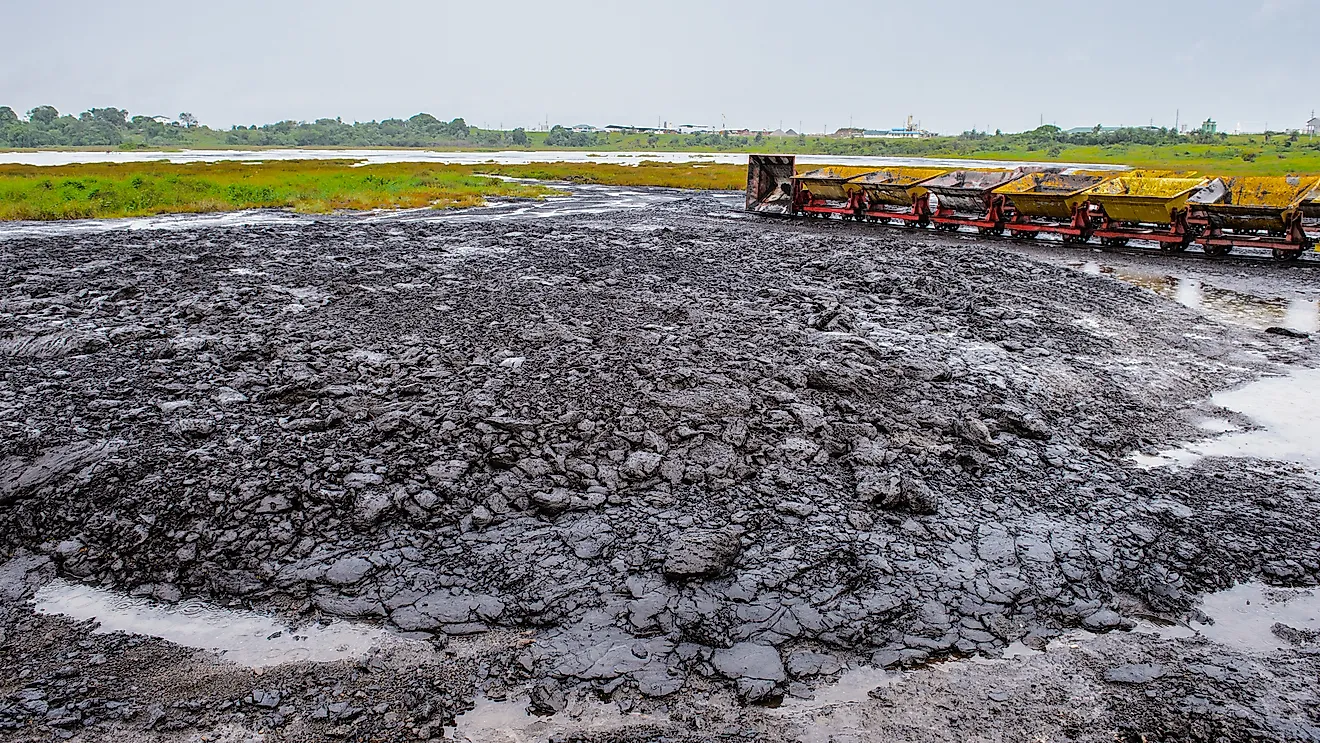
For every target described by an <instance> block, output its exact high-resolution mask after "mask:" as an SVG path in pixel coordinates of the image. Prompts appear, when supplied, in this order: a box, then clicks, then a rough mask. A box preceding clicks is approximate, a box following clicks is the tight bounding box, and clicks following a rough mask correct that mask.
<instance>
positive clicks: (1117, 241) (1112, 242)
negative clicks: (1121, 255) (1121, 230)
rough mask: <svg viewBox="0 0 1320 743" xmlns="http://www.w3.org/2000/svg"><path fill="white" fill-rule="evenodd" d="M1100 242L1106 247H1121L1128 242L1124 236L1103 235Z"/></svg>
mask: <svg viewBox="0 0 1320 743" xmlns="http://www.w3.org/2000/svg"><path fill="white" fill-rule="evenodd" d="M1100 244H1101V245H1104V246H1105V247H1107V248H1122V247H1126V246H1127V244H1128V238H1126V237H1104V238H1101V239H1100Z"/></svg>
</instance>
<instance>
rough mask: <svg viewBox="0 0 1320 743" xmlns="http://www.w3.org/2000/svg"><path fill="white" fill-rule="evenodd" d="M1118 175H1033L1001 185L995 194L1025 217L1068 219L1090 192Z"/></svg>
mask: <svg viewBox="0 0 1320 743" xmlns="http://www.w3.org/2000/svg"><path fill="white" fill-rule="evenodd" d="M1116 175H1117V174H1116V173H1108V174H1105V175H1099V174H1073V175H1062V174H1059V173H1032V174H1030V175H1026V176H1023V177H1022V178H1018V179H1017V180H1015V181H1010V182H1009V183H1006V184H1004V185H1003V186H1000V187H999V188H997V189H995V193H998V194H1003V195H1004V196H1006V197H1007V198H1008V200H1009V201H1010V202H1012V204H1013V207H1014V208H1015V209H1016V210H1017V211H1018V213H1019V214H1022V215H1023V216H1027V217H1049V218H1052V219H1059V220H1067V219H1070V218H1071V216H1072V213H1073V210H1074V209H1075V208H1076V206H1077V205H1078V204H1080V203H1081V202H1083V201H1085V200H1086V196H1085V192H1086V191H1087V190H1089V189H1091V188H1094V187H1095V186H1098V185H1099V184H1101V183H1104V182H1105V181H1107V180H1109V179H1110V178H1113V177H1115V176H1116Z"/></svg>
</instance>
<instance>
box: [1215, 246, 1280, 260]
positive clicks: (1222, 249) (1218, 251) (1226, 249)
mask: <svg viewBox="0 0 1320 743" xmlns="http://www.w3.org/2000/svg"><path fill="white" fill-rule="evenodd" d="M1204 250H1205V254H1206V255H1208V256H1210V257H1211V258H1223V257H1224V256H1226V255H1228V254H1229V253H1232V252H1233V246H1232V245H1206V246H1205V248H1204ZM1274 252H1275V253H1278V252H1279V251H1277V250H1276V251H1274ZM1275 257H1276V258H1277V257H1278V256H1275Z"/></svg>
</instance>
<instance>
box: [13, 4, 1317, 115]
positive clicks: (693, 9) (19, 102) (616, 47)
mask: <svg viewBox="0 0 1320 743" xmlns="http://www.w3.org/2000/svg"><path fill="white" fill-rule="evenodd" d="M0 18H4V24H5V26H6V27H7V28H6V31H7V33H5V34H4V37H5V39H4V53H3V62H0V105H9V106H11V107H13V108H14V109H15V110H17V111H19V112H20V113H21V112H23V111H26V110H28V109H30V108H32V107H33V106H36V105H39V104H51V105H54V106H55V107H57V108H58V109H60V111H62V112H78V111H82V110H84V109H86V108H89V107H92V106H110V105H114V106H120V107H125V108H128V109H129V111H130V112H131V113H133V114H165V115H170V116H173V115H176V114H178V113H179V112H180V111H189V112H191V113H194V114H196V115H197V117H198V118H199V119H201V120H202V121H203V122H205V123H207V124H210V125H212V126H223V127H227V126H229V125H231V124H252V123H266V122H271V121H276V120H279V119H283V118H292V119H314V118H319V117H334V116H341V117H343V118H344V119H345V120H346V121H351V120H367V119H380V118H389V117H393V116H398V117H407V116H409V115H411V114H414V113H416V112H418V111H427V112H430V113H433V114H435V115H436V116H439V117H441V118H446V119H447V118H452V117H454V116H463V117H465V118H466V119H467V120H468V122H469V123H473V124H479V125H487V126H496V125H500V124H502V125H503V126H504V127H506V128H509V127H513V126H526V127H529V128H530V127H533V126H536V125H537V124H539V123H541V122H542V121H544V120H545V118H546V117H547V116H548V117H549V119H550V121H551V123H564V124H574V123H579V122H587V123H593V124H598V125H604V124H609V123H621V124H635V125H649V124H651V125H653V124H654V123H656V121H657V120H658V119H665V120H668V121H669V122H671V123H675V124H676V123H692V124H713V125H719V124H720V123H721V116H722V115H723V116H724V117H725V120H726V121H727V123H728V125H729V126H738V127H756V128H759V127H768V128H773V127H776V126H778V125H779V124H780V123H781V121H782V123H783V125H784V127H786V128H787V127H792V128H798V126H799V122H800V124H801V126H803V127H805V129H806V130H807V131H820V130H822V128H824V127H825V126H827V125H828V127H829V129H830V130H833V129H836V128H838V127H841V126H846V125H847V124H848V123H849V121H850V120H851V121H852V123H853V124H855V125H857V126H863V125H865V126H870V127H889V126H898V125H901V124H902V123H903V120H904V118H905V117H906V116H907V115H908V114H913V115H914V116H916V117H917V118H918V119H920V120H921V122H922V123H923V124H924V125H925V126H926V127H927V128H930V129H934V130H937V131H941V132H945V133H956V132H960V131H963V130H965V129H968V128H972V127H976V128H978V129H986V128H989V129H991V130H993V129H995V128H1003V129H1004V130H1005V131H1016V130H1021V129H1029V128H1032V127H1035V126H1036V125H1037V124H1038V123H1039V121H1040V117H1041V116H1042V115H1043V116H1044V119H1045V121H1046V122H1047V123H1049V122H1057V123H1058V124H1059V125H1060V126H1064V127H1069V126H1079V125H1088V126H1089V125H1092V124H1096V123H1104V124H1145V123H1148V122H1150V121H1151V120H1152V119H1153V120H1154V122H1155V123H1156V124H1163V125H1168V126H1172V125H1173V123H1174V116H1175V111H1177V110H1178V109H1181V119H1182V121H1183V122H1184V123H1189V122H1190V123H1196V122H1199V121H1200V120H1201V119H1204V118H1206V117H1207V116H1213V117H1215V118H1216V119H1217V120H1218V121H1219V123H1220V127H1221V129H1229V130H1231V129H1232V128H1233V127H1234V126H1236V125H1237V124H1238V123H1241V125H1242V127H1243V128H1244V129H1247V130H1253V129H1256V130H1258V129H1263V128H1265V126H1266V125H1267V124H1268V126H1270V127H1271V128H1275V129H1282V128H1285V127H1299V126H1301V125H1302V122H1303V121H1305V120H1306V119H1307V118H1308V117H1309V115H1310V112H1311V110H1312V108H1320V74H1317V73H1320V57H1317V55H1316V49H1317V36H1316V32H1317V29H1320V2H1314V1H1313V0H1198V1H1196V2H1165V1H1164V0H1108V1H1107V2H1085V3H1083V2H1067V1H1066V0H1015V1H1014V2H1011V3H1010V2H989V1H987V0H942V1H935V0H930V1H927V2H921V3H910V2H892V3H891V2H870V3H868V2H866V1H865V0H863V1H862V2H858V3H844V2H831V3H813V2H810V0H793V1H792V2H785V1H783V0H762V1H760V2H754V1H745V2H721V1H720V0H705V1H704V2H703V1H696V2H690V1H687V0H682V1H679V2H649V3H638V2H584V1H578V2H544V1H543V2H524V1H523V0H502V1H497V2H472V1H471V0H466V1H465V2H452V3H451V2H444V1H443V0H442V1H438V2H422V1H420V0H418V1H412V2H410V1H402V0H401V1H397V2H376V3H370V2H347V1H346V0H318V1H317V2H284V3H279V2H274V1H270V2H251V1H249V0H230V1H229V2H225V3H181V2H178V1H177V0H175V1H173V2H155V1H150V2H147V1H143V2H115V3H109V2H104V0H99V1H97V2H84V1H82V0H46V1H45V2H39V3H34V2H29V1H27V0H0Z"/></svg>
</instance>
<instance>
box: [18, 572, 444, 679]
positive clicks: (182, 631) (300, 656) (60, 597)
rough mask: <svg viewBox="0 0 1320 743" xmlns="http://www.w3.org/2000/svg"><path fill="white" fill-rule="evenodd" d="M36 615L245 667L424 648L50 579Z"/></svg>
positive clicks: (352, 627)
mask: <svg viewBox="0 0 1320 743" xmlns="http://www.w3.org/2000/svg"><path fill="white" fill-rule="evenodd" d="M34 600H35V602H36V606H35V607H34V609H35V610H36V612H37V613H39V614H58V615H64V616H68V617H72V618H74V619H76V620H79V621H87V620H96V621H97V622H98V623H99V624H100V626H99V627H98V628H97V629H96V632H98V633H109V632H128V633H133V634H139V635H150V636H152V637H159V638H161V639H163V640H169V641H170V642H173V643H175V644H178V645H183V646H185V647H190V648H197V649H199V650H209V651H211V652H213V653H216V654H217V655H219V656H220V657H222V658H224V659H226V660H230V661H233V662H234V663H237V664H239V665H241V666H246V667H248V668H261V667H264V666H275V665H279V664H281V663H295V662H298V661H311V662H314V663H326V662H330V661H336V660H346V659H350V658H358V657H361V656H363V655H366V654H367V652H368V651H370V650H371V649H373V648H378V647H387V646H395V647H402V646H411V647H415V648H417V649H419V650H426V649H428V648H429V646H428V645H427V644H426V643H424V642H421V641H417V640H408V639H406V638H403V637H399V636H398V635H395V634H393V633H390V632H388V631H386V630H384V629H382V628H379V627H372V626H368V625H361V624H354V623H351V622H342V621H336V622H332V623H330V624H304V625H299V626H293V625H290V624H289V623H288V622H285V621H282V620H279V619H276V618H274V617H270V616H267V615H265V614H258V613H256V612H252V611H245V610H241V609H226V608H223V607H218V606H214V605H211V604H207V603H205V602H202V601H197V600H188V601H183V602H180V603H179V604H175V605H162V604H158V603H155V602H153V601H149V600H147V599H143V598H135V597H130V596H124V595H122V594H118V593H114V592H112V591H107V590H105V589H101V588H94V587H92V586H85V585H82V584H81V583H70V582H68V581H64V580H54V581H52V582H50V583H48V584H46V585H45V586H44V587H42V588H41V590H39V591H37V594H36V596H35V599H34Z"/></svg>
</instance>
